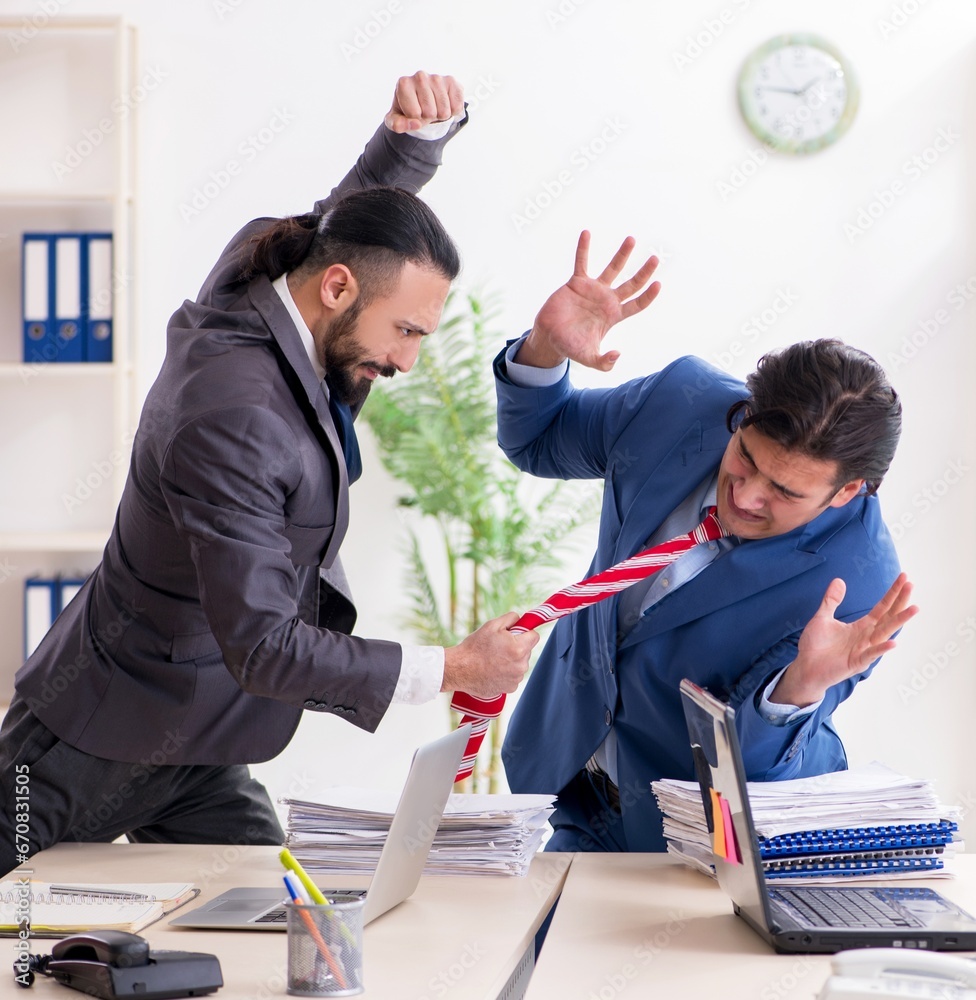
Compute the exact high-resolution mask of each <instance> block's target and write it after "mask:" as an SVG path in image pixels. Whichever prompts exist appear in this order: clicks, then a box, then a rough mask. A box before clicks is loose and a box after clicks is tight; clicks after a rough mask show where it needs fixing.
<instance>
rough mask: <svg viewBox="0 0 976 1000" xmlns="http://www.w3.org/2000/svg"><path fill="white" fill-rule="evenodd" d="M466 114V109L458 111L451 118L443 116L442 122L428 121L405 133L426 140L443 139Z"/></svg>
mask: <svg viewBox="0 0 976 1000" xmlns="http://www.w3.org/2000/svg"><path fill="white" fill-rule="evenodd" d="M466 114H467V111H459V112H458V113H457V114H456V115H454V117H453V118H445V119H444V121H442V122H429V123H428V124H426V125H424V126H423V127H422V128H418V129H416V130H415V131H414V132H408V133H407V135H412V136H413V137H414V138H415V139H426V140H427V142H434V141H436V140H437V139H443V138H444V136H445V135H447V133H448V132H450V131H451V129H452V128H453V127H454V126H455V125H457V123H458V122H463V121H464V116H465V115H466Z"/></svg>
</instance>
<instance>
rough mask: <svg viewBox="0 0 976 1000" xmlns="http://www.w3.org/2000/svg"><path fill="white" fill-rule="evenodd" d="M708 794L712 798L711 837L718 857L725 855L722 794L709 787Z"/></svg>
mask: <svg viewBox="0 0 976 1000" xmlns="http://www.w3.org/2000/svg"><path fill="white" fill-rule="evenodd" d="M708 792H709V795H710V796H711V798H712V838H713V846H714V850H715V853H716V854H717V855H718V856H719V857H720V858H724V857H727V854H726V847H725V821H724V819H723V818H722V796H721V795H719V794H718V792H716V791H715V789H714V788H709V790H708Z"/></svg>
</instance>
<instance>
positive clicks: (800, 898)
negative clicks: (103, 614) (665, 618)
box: [681, 680, 976, 953]
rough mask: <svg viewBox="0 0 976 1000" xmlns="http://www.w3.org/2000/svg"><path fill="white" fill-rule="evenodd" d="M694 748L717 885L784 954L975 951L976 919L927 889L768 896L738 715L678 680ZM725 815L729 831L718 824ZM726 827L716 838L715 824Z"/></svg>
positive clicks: (849, 888)
mask: <svg viewBox="0 0 976 1000" xmlns="http://www.w3.org/2000/svg"><path fill="white" fill-rule="evenodd" d="M681 701H682V704H683V706H684V712H685V720H686V722H687V723H688V734H689V736H690V738H691V749H692V753H693V754H694V757H695V767H696V772H697V776H698V781H699V784H700V785H701V791H702V802H703V805H704V807H705V816H706V818H707V820H708V825H709V830H710V832H711V833H712V848H713V854H712V861H713V864H714V865H715V873H716V875H717V876H718V884H719V885H720V886H721V887H722V889H723V890H724V891H725V892H726V893H727V894H728V896H729V898H730V899H731V900H732V907H733V909H734V911H735V912H736V913H737V914H738V915H739V916H740V917H742V919H743V920H745V922H746V923H747V924H748V925H749V926H750V927H751V928H752V929H753V930H754V931H756V933H757V934H759V935H760V936H761V937H762V938H764V939H765V940H766V941H768V942H769V943H770V944H771V945H772V946H773V947H774V948H775V949H776V950H777V951H780V952H800V953H808V952H827V953H833V952H837V951H842V950H844V949H846V948H869V947H872V948H875V947H877V948H905V949H914V950H926V951H973V950H976V920H974V919H973V918H972V917H971V916H970V915H969V914H968V913H966V912H965V911H964V910H961V909H960V908H959V907H958V906H956V905H955V903H952V902H950V901H949V900H948V899H946V898H945V897H944V896H942V895H940V894H939V893H938V892H935V891H934V890H933V889H929V888H927V887H924V886H918V885H913V886H908V885H901V886H881V885H879V886H871V885H863V884H862V885H858V886H853V885H825V886H815V885H802V886H799V885H798V886H794V887H792V888H789V887H784V886H783V883H782V881H778V882H777V883H776V884H775V886H774V887H772V888H770V887H769V886H767V884H766V880H765V878H764V877H763V872H762V864H761V861H760V858H759V851H758V846H757V845H758V839H757V837H756V832H755V827H754V825H753V822H752V812H751V811H750V808H749V797H748V788H747V785H746V777H745V768H744V766H743V763H742V753H741V750H740V749H739V740H738V736H737V734H736V731H735V712H734V711H733V709H731V708H730V707H729V706H728V705H726V704H725V703H724V702H722V701H719V699H718V698H716V697H715V696H714V695H712V694H710V693H709V692H708V691H705V690H704V689H702V688H700V687H699V686H698V685H697V684H694V683H692V682H691V681H689V680H683V681H682V682H681ZM723 817H724V824H722V820H723ZM718 824H722V825H723V829H722V830H721V831H718V835H717V836H716V831H715V829H714V828H715V826H716V825H718Z"/></svg>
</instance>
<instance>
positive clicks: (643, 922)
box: [525, 854, 976, 1000]
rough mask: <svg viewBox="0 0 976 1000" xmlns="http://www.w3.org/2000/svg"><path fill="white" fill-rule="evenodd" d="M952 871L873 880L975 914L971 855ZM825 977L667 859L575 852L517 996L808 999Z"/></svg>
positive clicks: (541, 999) (820, 963)
mask: <svg viewBox="0 0 976 1000" xmlns="http://www.w3.org/2000/svg"><path fill="white" fill-rule="evenodd" d="M954 865H955V870H956V871H957V872H958V877H957V878H933V879H918V880H916V879H912V880H911V881H910V882H905V881H901V882H894V881H890V880H886V881H884V882H883V883H879V884H885V885H893V884H894V885H912V886H923V885H924V886H929V887H931V888H934V889H937V890H938V891H939V892H941V893H942V894H943V895H944V896H946V897H948V898H949V899H952V900H953V901H955V902H956V903H958V904H959V905H960V906H962V907H963V908H964V909H966V910H968V911H969V912H971V913H974V914H976V855H965V854H964V855H959V856H957V857H956V858H955V859H954ZM862 884H863V883H862ZM829 974H830V956H829V955H778V954H776V953H775V952H774V951H773V949H772V948H771V947H770V946H769V945H767V944H766V943H765V942H764V941H763V940H762V939H761V938H760V937H759V936H758V935H757V934H756V933H755V931H753V930H752V928H751V927H749V926H748V925H747V924H746V922H745V921H744V920H742V919H741V918H739V917H737V916H735V914H734V913H733V912H732V903H731V901H730V900H729V898H728V896H726V895H725V893H724V892H722V890H721V889H720V888H719V887H718V885H717V883H716V882H714V881H713V880H712V879H710V878H708V877H707V876H706V875H703V874H701V873H700V872H696V871H694V870H692V869H690V868H688V867H686V866H684V865H681V864H679V863H678V862H676V861H675V860H674V859H672V858H671V857H670V856H668V855H667V854H576V855H574V856H573V863H572V867H571V868H570V872H569V876H568V877H567V879H566V883H565V885H564V886H563V892H562V896H561V898H560V901H559V906H558V907H557V908H556V913H555V916H554V917H553V920H552V923H551V925H550V927H549V932H548V935H547V936H546V942H545V945H544V946H543V948H542V951H541V953H540V955H539V957H538V960H537V963H536V968H535V971H534V972H533V974H532V979H531V980H530V981H529V987H528V991H527V993H526V995H525V996H526V1000H553V998H555V997H579V998H580V1000H593V998H597V1000H603V998H610V997H614V998H616V997H620V996H624V997H629V996H631V995H633V996H635V997H640V996H656V997H687V998H689V1000H698V998H704V997H713V996H715V997H718V996H721V997H722V998H723V1000H812V998H814V997H816V996H817V994H818V993H819V991H820V988H821V987H822V986H823V984H824V982H825V981H826V979H827V977H828V975H829Z"/></svg>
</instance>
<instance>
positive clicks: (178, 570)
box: [16, 126, 447, 765]
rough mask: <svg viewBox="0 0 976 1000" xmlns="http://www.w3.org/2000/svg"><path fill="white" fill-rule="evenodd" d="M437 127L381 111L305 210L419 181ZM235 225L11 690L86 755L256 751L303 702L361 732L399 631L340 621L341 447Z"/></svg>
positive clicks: (347, 614)
mask: <svg viewBox="0 0 976 1000" xmlns="http://www.w3.org/2000/svg"><path fill="white" fill-rule="evenodd" d="M446 141H447V139H443V140H440V141H436V142H426V141H424V140H421V139H417V138H415V137H413V136H407V135H403V136H398V135H395V134H394V133H392V132H390V131H389V130H387V129H386V128H385V127H383V126H381V127H380V128H379V129H378V130H377V132H376V134H375V135H374V136H373V138H372V139H371V140H370V142H369V144H368V145H367V147H366V149H365V151H364V152H363V154H362V156H361V157H360V158H359V160H358V161H357V163H356V165H355V167H354V168H353V169H352V170H351V171H350V172H349V174H348V175H347V176H346V177H345V178H344V179H343V181H342V182H341V183H340V185H339V186H338V187H337V188H335V189H334V190H333V191H332V193H331V194H330V195H329V197H328V198H326V199H325V200H323V201H320V202H317V203H316V206H315V209H316V211H319V212H323V211H326V210H328V208H329V205H330V204H331V203H332V202H333V200H335V199H336V198H337V197H339V196H341V195H342V194H345V193H347V192H349V191H352V190H356V189H359V188H364V187H370V186H375V185H379V184H389V185H395V186H397V187H401V188H406V189H408V190H411V191H414V192H416V191H417V190H419V189H420V187H422V186H423V184H424V183H425V182H426V181H427V180H429V179H430V177H432V176H433V174H434V172H435V171H436V169H437V166H438V164H439V163H440V159H441V152H442V149H443V146H444V144H445V142H446ZM272 221H273V220H269V219H259V220H256V221H254V222H251V223H250V224H249V225H247V226H246V227H245V228H244V229H242V230H241V232H239V233H238V234H237V235H236V236H235V237H234V239H233V240H231V242H230V244H228V246H227V248H226V249H225V250H224V252H223V253H222V254H221V256H220V259H219V260H218V261H217V264H216V265H215V267H214V269H213V270H212V271H211V273H210V275H209V276H208V278H207V280H206V281H205V283H204V285H203V288H202V289H201V290H200V294H199V295H198V296H197V298H196V300H195V301H192V302H191V301H187V302H184V304H183V305H182V307H181V308H180V309H178V310H177V311H176V313H174V315H173V317H172V318H171V320H170V322H169V326H168V330H167V348H166V357H165V360H164V362H163V366H162V369H161V371H160V373H159V376H158V377H157V379H156V382H155V383H154V385H153V386H152V388H151V389H150V391H149V394H148V396H147V398H146V402H145V406H144V408H143V411H142V416H141V419H140V423H139V429H138V432H137V434H136V437H135V441H134V443H133V448H132V460H131V465H130V468H129V476H128V480H127V482H126V486H125V490H124V493H123V496H122V500H121V503H120V505H119V509H118V514H117V516H116V521H115V526H114V528H113V530H112V534H111V537H110V538H109V541H108V544H107V546H106V548H105V552H104V554H103V557H102V561H101V564H100V565H99V567H98V568H97V569H96V570H95V572H94V573H93V574H92V576H91V577H90V578H89V580H88V581H87V582H86V584H85V586H84V587H83V589H82V590H81V592H80V593H79V594H78V596H77V597H76V598H75V599H74V600H73V601H72V603H71V604H70V605H69V606H68V608H67V609H65V611H64V612H62V614H61V615H60V617H59V618H58V619H57V621H56V622H55V624H54V627H53V628H52V629H51V631H50V633H49V634H48V635H47V637H46V638H45V639H44V641H43V642H42V643H41V644H40V646H39V647H38V648H37V650H36V652H35V653H34V654H33V655H32V656H31V657H30V659H29V660H28V661H27V663H26V664H25V665H24V666H23V667H22V668H21V669H20V671H18V673H17V679H16V687H17V691H18V692H19V693H20V694H21V696H22V697H24V698H26V699H27V701H28V704H29V706H30V708H31V710H32V712H33V713H34V714H35V715H36V716H37V717H38V718H39V719H40V720H41V721H42V722H43V723H44V724H45V725H46V726H47V727H48V728H49V729H51V730H52V731H53V732H54V733H55V734H57V735H58V736H59V737H60V738H61V739H63V740H65V741H66V742H67V743H70V744H71V745H72V746H74V747H77V748H78V749H80V750H83V751H85V752H86V753H90V754H94V755H96V756H99V757H106V758H109V759H112V760H123V761H139V760H143V761H145V760H146V759H147V758H148V759H149V760H150V761H151V762H152V763H153V764H156V765H158V764H163V763H165V764H185V763H190V764H230V763H249V762H253V761H261V760H267V759H269V758H270V757H273V756H274V755H275V754H277V753H279V752H280V751H281V750H282V749H283V748H284V747H285V745H286V744H287V743H288V741H289V739H290V738H291V736H292V734H293V733H294V731H295V728H296V727H297V725H298V721H299V719H300V717H301V711H302V710H303V709H309V710H312V711H321V712H333V713H335V714H336V715H339V716H341V717H342V718H345V719H347V720H348V721H350V722H352V723H353V724H355V725H357V726H360V727H362V728H363V729H366V730H369V731H373V730H375V728H376V726H377V725H378V723H379V721H380V719H381V718H382V716H383V713H384V712H385V711H386V709H387V707H388V705H389V703H390V699H391V698H392V696H393V691H394V688H395V687H396V682H397V678H398V676H399V672H400V659H401V650H400V647H399V645H398V644H396V643H392V642H384V641H379V640H368V639H360V638H355V637H352V636H350V635H349V634H348V633H349V632H350V631H351V629H352V626H353V624H354V622H355V617H356V615H355V609H354V607H353V605H352V602H351V600H350V598H349V595H348V592H347V589H346V586H345V578H344V576H343V573H342V568H341V564H340V562H339V559H338V552H339V547H340V545H341V544H342V539H343V536H344V534H345V531H346V527H347V524H348V508H349V493H348V480H347V474H346V466H345V462H344V460H343V458H342V451H341V449H340V446H339V441H338V437H337V435H336V430H335V427H334V425H333V422H332V417H331V415H330V413H329V406H328V398H327V396H326V391H327V390H326V389H325V388H324V386H323V384H322V383H320V382H319V381H318V379H317V378H316V376H315V373H314V371H313V369H312V365H311V363H310V361H309V359H308V355H307V354H306V352H305V349H304V347H303V345H302V342H301V340H300V337H299V334H298V331H297V330H296V329H295V325H294V324H293V322H292V321H291V319H290V317H289V315H288V312H287V310H286V309H285V307H284V305H283V304H282V302H281V300H280V299H279V297H278V295H277V293H276V292H275V290H274V289H273V288H272V287H271V283H270V281H269V280H268V278H267V277H266V276H259V277H257V278H255V279H254V280H252V281H250V282H249V283H245V282H244V281H243V280H242V277H241V267H242V262H243V260H244V259H245V254H244V253H243V250H244V247H245V244H246V243H247V241H248V240H250V239H251V238H252V237H254V236H255V235H257V234H259V233H260V232H261V231H262V230H263V229H264V228H266V227H267V226H268V225H269V224H270V223H271V222H272Z"/></svg>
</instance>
